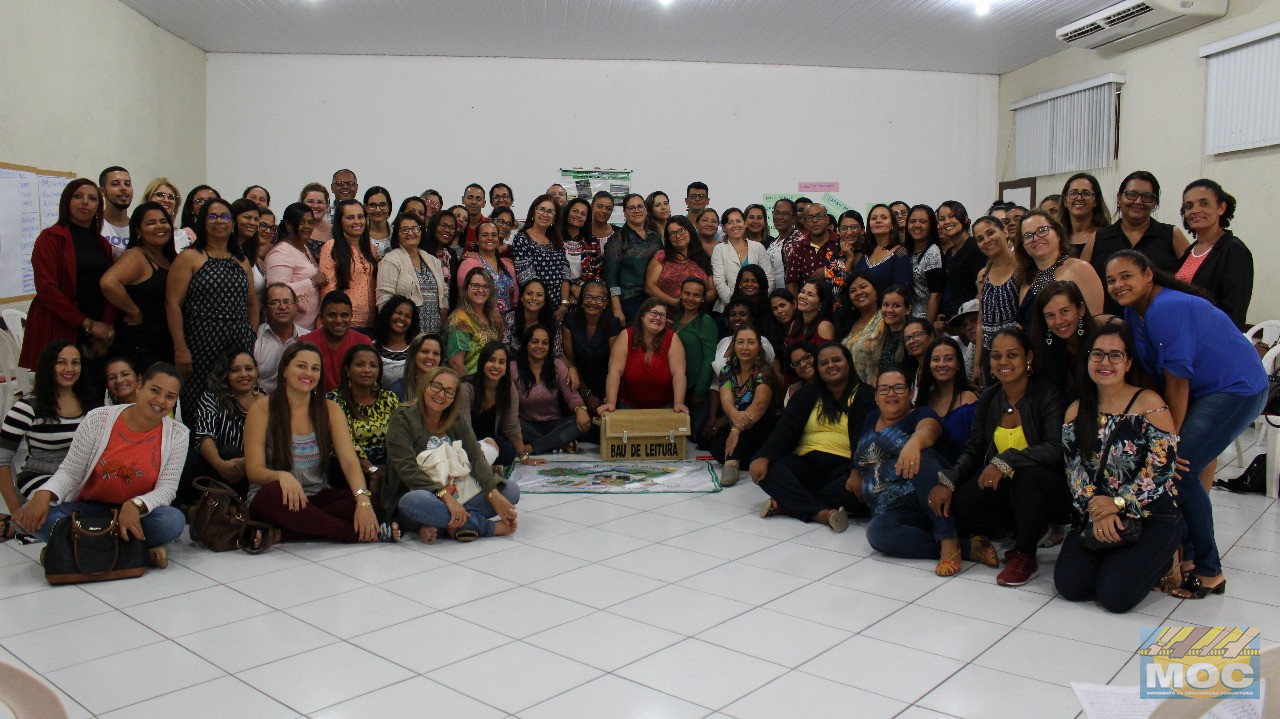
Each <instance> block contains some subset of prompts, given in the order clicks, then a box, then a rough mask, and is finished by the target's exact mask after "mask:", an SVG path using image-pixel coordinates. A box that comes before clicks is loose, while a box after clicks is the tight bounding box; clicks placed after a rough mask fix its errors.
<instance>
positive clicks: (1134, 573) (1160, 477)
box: [1053, 325, 1183, 612]
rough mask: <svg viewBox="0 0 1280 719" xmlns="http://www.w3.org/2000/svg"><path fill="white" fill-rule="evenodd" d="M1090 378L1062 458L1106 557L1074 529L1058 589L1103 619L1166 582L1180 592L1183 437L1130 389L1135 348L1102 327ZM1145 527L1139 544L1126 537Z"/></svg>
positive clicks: (1061, 561) (1151, 399) (1143, 393)
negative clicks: (1102, 612)
mask: <svg viewBox="0 0 1280 719" xmlns="http://www.w3.org/2000/svg"><path fill="white" fill-rule="evenodd" d="M1082 351H1083V353H1084V356H1085V358H1086V361H1087V362H1088V370H1087V373H1086V375H1085V376H1084V377H1083V378H1082V379H1081V388H1080V399H1079V400H1078V401H1076V402H1075V403H1074V404H1072V405H1071V406H1070V407H1068V408H1067V415H1066V423H1065V425H1064V426H1063V428H1062V453H1063V455H1064V456H1065V458H1066V463H1067V481H1068V482H1069V484H1070V486H1071V494H1072V495H1073V496H1074V498H1075V508H1076V511H1077V512H1078V513H1079V519H1078V520H1077V525H1080V524H1084V526H1085V527H1089V528H1092V534H1093V536H1092V539H1094V540H1096V541H1097V542H1100V543H1103V546H1102V548H1086V547H1085V545H1084V544H1082V542H1081V540H1082V539H1090V538H1089V537H1084V536H1082V531H1084V530H1083V528H1082V527H1080V526H1077V527H1076V528H1075V529H1073V530H1072V531H1071V532H1070V533H1069V534H1068V535H1067V538H1066V540H1065V541H1064V542H1063V544H1062V553H1061V554H1059V555H1058V561H1057V565H1056V566H1055V567H1054V571H1053V583H1054V585H1055V586H1056V587H1057V588H1058V592H1059V593H1061V594H1062V596H1063V598H1065V599H1068V600H1071V601H1082V600H1086V599H1091V598H1093V599H1097V601H1098V603H1099V604H1101V605H1102V606H1103V607H1104V608H1105V609H1107V611H1111V612H1127V611H1129V610H1130V609H1133V608H1134V607H1135V606H1137V605H1138V603H1139V602H1141V601H1142V600H1143V599H1144V598H1145V597H1146V596H1147V595H1148V594H1150V592H1151V587H1152V586H1153V585H1155V584H1156V582H1157V581H1159V580H1160V578H1161V577H1162V576H1164V577H1166V581H1165V582H1161V584H1162V588H1164V589H1166V590H1169V589H1173V588H1175V587H1178V586H1179V585H1180V584H1181V582H1182V577H1181V576H1180V575H1181V566H1180V564H1181V562H1180V561H1178V560H1179V558H1178V557H1177V556H1176V555H1175V552H1177V551H1178V549H1179V545H1180V544H1181V542H1182V529H1183V527H1182V512H1181V510H1179V509H1178V503H1177V501H1176V500H1175V499H1174V491H1173V486H1174V485H1173V474H1174V466H1175V459H1176V455H1177V449H1178V436H1177V435H1176V434H1174V433H1173V416H1172V415H1171V414H1170V413H1169V407H1168V406H1167V405H1166V404H1165V403H1164V400H1163V399H1161V397H1160V395H1158V394H1156V393H1155V392H1153V391H1151V390H1144V389H1142V388H1140V387H1136V386H1134V385H1133V384H1131V383H1130V382H1129V375H1130V373H1131V370H1132V369H1133V367H1134V364H1135V362H1134V359H1133V358H1134V356H1135V354H1136V350H1135V349H1134V345H1133V339H1132V338H1131V337H1130V336H1129V331H1128V330H1127V329H1125V328H1124V327H1120V326H1117V325H1105V326H1103V327H1102V328H1100V329H1098V330H1097V333H1096V334H1094V335H1092V336H1090V337H1088V338H1086V340H1085V346H1084V347H1083V348H1082ZM1135 522H1136V523H1137V524H1138V525H1139V526H1140V527H1141V533H1140V534H1139V535H1138V537H1137V539H1136V541H1123V540H1122V538H1121V532H1122V531H1124V530H1125V529H1127V528H1128V527H1129V526H1130V525H1131V524H1132V523H1135Z"/></svg>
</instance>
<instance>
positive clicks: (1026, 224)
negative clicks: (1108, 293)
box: [1013, 210, 1103, 328]
mask: <svg viewBox="0 0 1280 719" xmlns="http://www.w3.org/2000/svg"><path fill="white" fill-rule="evenodd" d="M1020 228H1021V232H1020V233H1019V238H1018V239H1019V241H1018V242H1015V243H1014V245H1013V254H1014V256H1015V257H1017V258H1018V267H1019V271H1020V272H1021V273H1022V289H1021V290H1020V293H1021V297H1020V299H1019V301H1018V318H1019V319H1018V324H1020V325H1021V326H1022V327H1024V328H1025V327H1030V326H1031V324H1032V320H1033V319H1034V318H1033V316H1032V315H1033V309H1032V308H1033V307H1034V305H1035V301H1036V296H1037V295H1039V294H1040V291H1041V290H1043V289H1044V287H1045V285H1047V284H1049V283H1050V282H1054V281H1062V282H1074V283H1075V285H1076V286H1077V287H1079V288H1080V294H1082V295H1084V301H1085V304H1086V305H1087V306H1088V311H1089V316H1090V317H1093V316H1095V315H1099V314H1102V312H1103V301H1102V298H1103V292H1102V281H1101V280H1099V279H1098V277H1099V275H1097V274H1095V273H1094V272H1092V269H1093V268H1092V267H1090V266H1089V263H1087V262H1085V261H1084V260H1077V259H1076V258H1074V257H1072V256H1071V255H1070V253H1068V252H1067V248H1066V246H1065V245H1064V244H1063V243H1064V242H1065V240H1064V239H1063V238H1064V237H1065V236H1066V231H1065V230H1063V229H1062V225H1059V224H1058V221H1057V220H1055V219H1053V218H1052V217H1049V215H1047V214H1045V213H1044V212H1043V211H1041V210H1032V211H1031V212H1028V213H1027V214H1026V215H1025V216H1023V218H1022V224H1021V225H1020Z"/></svg>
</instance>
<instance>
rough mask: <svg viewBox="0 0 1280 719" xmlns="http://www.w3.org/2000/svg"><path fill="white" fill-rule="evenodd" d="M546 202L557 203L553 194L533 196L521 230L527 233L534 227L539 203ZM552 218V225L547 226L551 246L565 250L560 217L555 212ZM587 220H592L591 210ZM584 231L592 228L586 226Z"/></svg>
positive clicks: (553, 204)
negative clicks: (559, 223)
mask: <svg viewBox="0 0 1280 719" xmlns="http://www.w3.org/2000/svg"><path fill="white" fill-rule="evenodd" d="M544 202H550V203H551V205H552V207H554V206H555V204H556V201H555V200H554V199H553V198H552V197H551V195H538V196H537V197H535V198H533V202H530V203H529V213H528V214H527V215H525V216H524V224H523V225H521V226H520V231H521V232H526V233H527V232H528V231H529V228H531V227H533V218H534V216H535V215H536V214H537V213H538V205H540V204H542V203H544ZM566 206H567V203H566ZM551 218H552V219H551V226H550V227H548V228H547V240H549V241H550V242H551V246H552V247H555V248H556V249H557V250H564V242H562V241H561V240H560V228H559V227H557V226H556V225H557V223H558V222H559V221H560V218H559V217H557V216H556V215H554V214H553V215H552V216H551ZM587 221H588V222H590V221H591V215H590V212H588V214H587ZM584 231H587V232H589V231H590V230H585V228H584Z"/></svg>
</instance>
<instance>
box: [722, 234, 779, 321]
mask: <svg viewBox="0 0 1280 719" xmlns="http://www.w3.org/2000/svg"><path fill="white" fill-rule="evenodd" d="M767 254H768V250H766V249H765V248H764V245H762V244H760V243H759V242H756V241H755V240H747V264H748V265H760V268H761V269H763V270H764V271H765V276H766V277H768V273H769V264H768V260H767V259H766V257H765V256H766V255H767ZM742 267H743V265H742V263H741V262H739V261H738V251H737V250H735V249H733V245H732V244H730V242H729V240H727V239H726V240H725V241H724V242H721V243H720V244H718V245H716V249H715V251H714V252H712V253H711V274H712V279H714V281H715V283H716V312H721V311H723V310H724V306H725V304H726V303H727V302H728V301H729V296H730V295H732V294H733V288H734V286H735V285H737V284H738V271H739V270H741V269H742ZM769 289H770V290H772V289H773V288H772V287H770V288H769Z"/></svg>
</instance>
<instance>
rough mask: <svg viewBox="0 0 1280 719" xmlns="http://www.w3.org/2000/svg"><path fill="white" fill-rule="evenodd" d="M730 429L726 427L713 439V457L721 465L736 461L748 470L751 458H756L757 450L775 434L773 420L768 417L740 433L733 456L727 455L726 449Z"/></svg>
mask: <svg viewBox="0 0 1280 719" xmlns="http://www.w3.org/2000/svg"><path fill="white" fill-rule="evenodd" d="M730 429H731V428H729V427H726V428H724V429H723V430H721V431H719V432H717V433H716V436H715V437H712V438H711V456H712V457H715V460H716V461H717V462H719V463H720V464H724V463H725V462H727V461H728V460H731V459H736V460H738V463H739V464H740V465H741V466H742V468H743V469H746V467H747V465H748V464H750V463H751V458H752V457H753V456H755V453H756V450H758V449H760V445H762V444H764V441H765V439H766V438H767V437H768V436H769V433H771V432H773V419H772V418H771V417H767V416H766V417H764V418H762V419H761V420H760V421H759V422H757V423H755V424H753V425H751V427H749V428H747V431H745V432H741V433H739V434H740V436H739V437H738V446H737V447H735V448H734V450H733V454H730V455H726V454H725V451H724V447H725V444H726V443H728V441H729V430H730Z"/></svg>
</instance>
